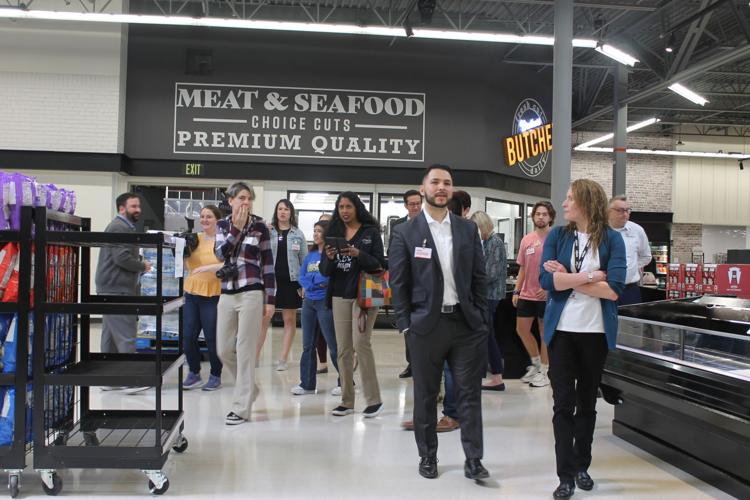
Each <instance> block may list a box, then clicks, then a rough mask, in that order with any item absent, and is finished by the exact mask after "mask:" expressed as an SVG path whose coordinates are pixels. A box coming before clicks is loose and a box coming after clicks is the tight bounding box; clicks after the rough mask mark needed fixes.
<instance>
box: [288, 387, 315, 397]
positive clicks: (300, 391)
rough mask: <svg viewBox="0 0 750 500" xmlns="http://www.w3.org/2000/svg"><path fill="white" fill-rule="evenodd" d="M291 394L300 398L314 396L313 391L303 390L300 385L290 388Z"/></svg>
mask: <svg viewBox="0 0 750 500" xmlns="http://www.w3.org/2000/svg"><path fill="white" fill-rule="evenodd" d="M292 394H294V395H295V396H302V395H303V394H315V390H312V391H309V390H307V389H304V388H303V387H302V386H301V385H295V386H294V387H292Z"/></svg>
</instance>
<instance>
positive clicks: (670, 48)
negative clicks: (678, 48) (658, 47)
mask: <svg viewBox="0 0 750 500" xmlns="http://www.w3.org/2000/svg"><path fill="white" fill-rule="evenodd" d="M674 44H675V39H674V33H670V34H669V41H668V42H667V46H666V47H664V50H665V51H667V52H669V53H670V54H671V53H672V52H674Z"/></svg>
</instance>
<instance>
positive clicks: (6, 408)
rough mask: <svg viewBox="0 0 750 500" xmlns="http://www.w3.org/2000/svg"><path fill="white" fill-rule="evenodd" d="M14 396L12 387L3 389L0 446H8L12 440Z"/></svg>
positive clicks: (0, 413) (14, 390)
mask: <svg viewBox="0 0 750 500" xmlns="http://www.w3.org/2000/svg"><path fill="white" fill-rule="evenodd" d="M15 396H16V389H15V388H14V387H9V388H8V389H7V390H4V394H3V406H2V410H0V446H9V445H10V444H11V443H12V442H13V427H14V421H13V414H14V409H15V399H16V398H15Z"/></svg>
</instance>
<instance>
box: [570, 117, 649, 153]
mask: <svg viewBox="0 0 750 500" xmlns="http://www.w3.org/2000/svg"><path fill="white" fill-rule="evenodd" d="M660 121H661V120H660V119H659V118H655V117H654V118H649V119H648V120H643V121H642V122H638V123H634V124H632V125H630V126H629V127H628V128H626V129H625V130H626V131H627V132H633V131H634V130H638V129H642V128H644V127H648V126H649V125H653V124H654V123H659V122H660ZM614 136H615V134H612V133H610V134H605V135H603V136H601V137H597V138H596V139H591V140H590V141H586V142H584V143H582V144H579V145H578V146H576V147H575V150H576V151H586V149H587V148H589V147H591V146H593V145H594V144H599V143H600V142H604V141H608V140H610V139H612V138H613V137H614Z"/></svg>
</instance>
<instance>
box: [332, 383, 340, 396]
mask: <svg viewBox="0 0 750 500" xmlns="http://www.w3.org/2000/svg"><path fill="white" fill-rule="evenodd" d="M331 396H341V386H340V385H337V386H336V387H334V388H333V389H331Z"/></svg>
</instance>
